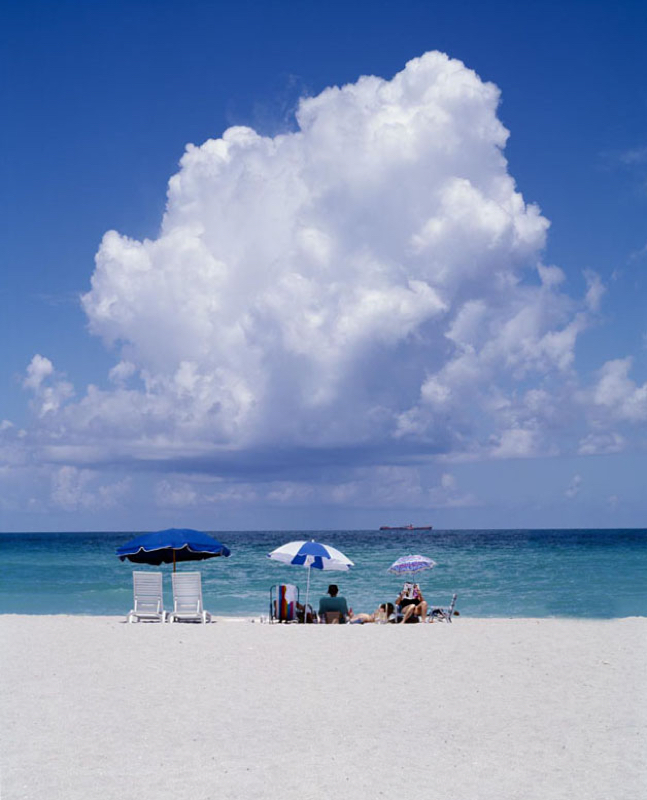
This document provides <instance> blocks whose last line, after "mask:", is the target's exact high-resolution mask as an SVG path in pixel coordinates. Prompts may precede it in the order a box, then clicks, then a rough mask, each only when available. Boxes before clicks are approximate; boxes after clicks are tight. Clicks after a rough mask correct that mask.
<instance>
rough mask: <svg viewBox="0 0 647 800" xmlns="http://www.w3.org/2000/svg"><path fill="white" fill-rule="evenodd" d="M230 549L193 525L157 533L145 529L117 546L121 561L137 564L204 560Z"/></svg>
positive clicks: (227, 552) (229, 551)
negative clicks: (194, 528)
mask: <svg viewBox="0 0 647 800" xmlns="http://www.w3.org/2000/svg"><path fill="white" fill-rule="evenodd" d="M230 553H231V550H230V549H229V548H228V547H225V545H224V544H221V543H220V542H219V541H218V540H217V539H214V538H213V536H208V535H207V534H206V533H202V532H201V531H194V530H191V529H190V528H169V529H168V530H165V531H157V532H156V533H144V534H142V536H137V537H135V538H134V539H132V541H130V542H128V543H127V544H124V545H122V546H121V547H118V548H117V555H118V556H119V558H120V559H121V560H122V561H125V560H126V559H128V560H129V561H133V562H134V563H135V564H155V565H156V566H157V565H159V564H170V563H172V564H173V569H175V562H176V561H201V560H202V559H205V558H215V557H216V556H228V555H229V554H230Z"/></svg>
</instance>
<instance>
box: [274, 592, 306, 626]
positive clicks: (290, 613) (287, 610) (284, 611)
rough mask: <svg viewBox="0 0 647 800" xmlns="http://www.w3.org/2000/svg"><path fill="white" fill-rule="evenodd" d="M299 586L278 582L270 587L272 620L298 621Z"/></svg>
mask: <svg viewBox="0 0 647 800" xmlns="http://www.w3.org/2000/svg"><path fill="white" fill-rule="evenodd" d="M298 604H299V587H298V586H293V585H292V584H291V583H278V584H276V585H274V586H272V587H271V588H270V622H298V621H299V620H298V618H297V606H298Z"/></svg>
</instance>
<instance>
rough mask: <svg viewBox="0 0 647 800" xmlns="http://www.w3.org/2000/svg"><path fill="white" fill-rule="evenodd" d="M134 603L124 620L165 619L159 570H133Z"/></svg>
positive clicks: (161, 620)
mask: <svg viewBox="0 0 647 800" xmlns="http://www.w3.org/2000/svg"><path fill="white" fill-rule="evenodd" d="M133 596H134V603H133V608H132V610H131V611H129V612H128V616H127V617H126V622H134V620H137V621H138V622H139V620H149V621H157V622H165V621H166V611H164V596H163V593H162V573H161V572H133Z"/></svg>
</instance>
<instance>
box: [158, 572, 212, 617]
mask: <svg viewBox="0 0 647 800" xmlns="http://www.w3.org/2000/svg"><path fill="white" fill-rule="evenodd" d="M172 578H173V611H171V613H170V614H169V615H168V618H169V622H177V621H179V620H182V621H184V622H211V614H210V613H209V612H208V611H205V610H204V606H203V605H202V576H201V574H200V573H199V572H174V573H173V575H172Z"/></svg>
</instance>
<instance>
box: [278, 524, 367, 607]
mask: <svg viewBox="0 0 647 800" xmlns="http://www.w3.org/2000/svg"><path fill="white" fill-rule="evenodd" d="M267 557H268V558H271V559H273V560H274V561H281V562H282V563H283V564H291V565H292V566H295V567H306V568H307V570H308V581H307V584H306V603H305V605H306V609H307V608H308V597H309V594H310V571H311V570H313V569H321V570H339V571H341V572H347V571H348V570H349V569H350V568H351V567H354V566H355V564H353V562H352V561H351V560H350V558H346V556H345V555H344V554H343V553H342V552H341V551H339V550H337V549H336V548H335V547H331V546H330V545H329V544H321V542H315V540H314V539H311V540H310V541H309V542H288V543H287V544H284V545H281V547H277V548H276V550H272V552H271V553H268V554H267ZM304 619H305V614H304Z"/></svg>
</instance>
